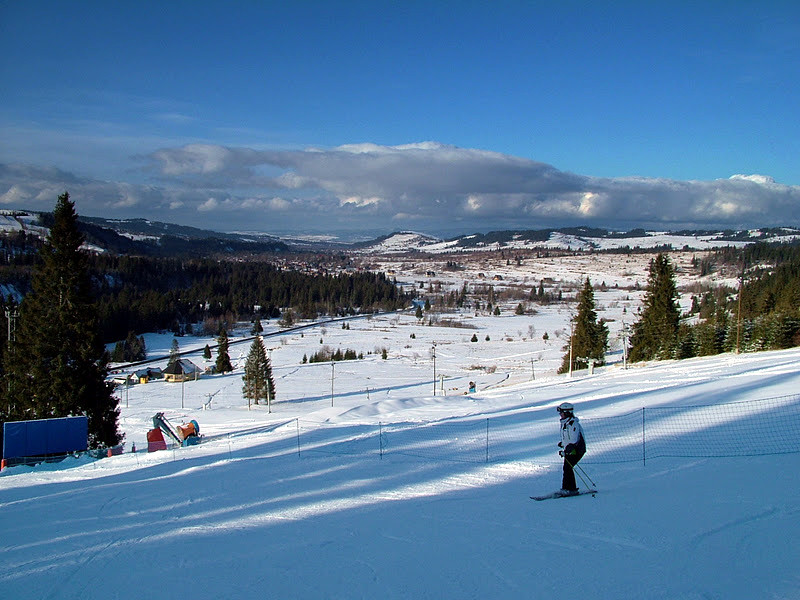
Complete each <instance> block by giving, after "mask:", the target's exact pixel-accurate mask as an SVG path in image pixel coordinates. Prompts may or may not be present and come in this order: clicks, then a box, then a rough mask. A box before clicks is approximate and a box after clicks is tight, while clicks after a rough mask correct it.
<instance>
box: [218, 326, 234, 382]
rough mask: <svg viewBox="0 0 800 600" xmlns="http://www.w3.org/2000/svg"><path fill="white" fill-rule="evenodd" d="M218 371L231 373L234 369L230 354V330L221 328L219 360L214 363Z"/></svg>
mask: <svg viewBox="0 0 800 600" xmlns="http://www.w3.org/2000/svg"><path fill="white" fill-rule="evenodd" d="M214 366H215V368H216V371H217V373H230V372H231V371H233V365H232V364H231V357H230V356H228V332H227V331H225V329H224V328H223V329H221V330H220V332H219V337H218V338H217V360H216V362H215V363H214Z"/></svg>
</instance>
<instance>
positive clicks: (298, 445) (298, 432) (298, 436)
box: [295, 419, 300, 457]
mask: <svg viewBox="0 0 800 600" xmlns="http://www.w3.org/2000/svg"><path fill="white" fill-rule="evenodd" d="M295 423H297V456H298V457H299V456H300V419H295Z"/></svg>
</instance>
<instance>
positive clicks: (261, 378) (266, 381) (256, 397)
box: [242, 336, 275, 405]
mask: <svg viewBox="0 0 800 600" xmlns="http://www.w3.org/2000/svg"><path fill="white" fill-rule="evenodd" d="M242 394H243V395H244V397H245V398H247V400H248V405H249V404H250V402H251V401H252V402H253V403H254V404H258V403H259V401H260V400H264V402H267V403H270V402H272V401H273V400H274V399H275V380H274V379H273V377H272V363H271V362H270V360H269V357H268V356H267V350H266V348H264V341H263V340H262V339H261V336H256V339H254V340H253V344H252V345H251V346H250V352H249V353H248V355H247V360H246V361H245V363H244V375H243V376H242Z"/></svg>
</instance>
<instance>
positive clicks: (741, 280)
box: [736, 259, 744, 354]
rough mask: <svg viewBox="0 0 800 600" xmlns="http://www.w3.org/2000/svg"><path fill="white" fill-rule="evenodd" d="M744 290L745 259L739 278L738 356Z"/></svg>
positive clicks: (737, 352)
mask: <svg viewBox="0 0 800 600" xmlns="http://www.w3.org/2000/svg"><path fill="white" fill-rule="evenodd" d="M742 289H744V259H742V273H741V275H740V276H739V298H738V301H737V303H738V305H739V306H738V308H737V309H736V354H739V340H740V338H741V332H742Z"/></svg>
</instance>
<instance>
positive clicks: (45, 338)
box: [7, 193, 122, 448]
mask: <svg viewBox="0 0 800 600" xmlns="http://www.w3.org/2000/svg"><path fill="white" fill-rule="evenodd" d="M83 241H84V238H83V236H82V235H81V233H80V232H79V231H78V216H77V214H76V213H75V205H74V203H73V202H72V201H70V199H69V194H67V193H64V194H62V195H61V196H59V197H58V202H57V203H56V206H55V210H54V212H53V224H52V226H51V228H50V233H49V234H48V236H47V239H46V240H45V242H44V246H43V247H42V249H41V251H40V260H39V263H38V264H37V265H36V267H35V268H34V271H33V274H32V279H31V287H32V291H31V292H30V293H29V294H28V295H27V296H26V297H25V299H24V300H23V302H22V304H21V305H20V319H19V328H18V330H17V339H16V343H15V345H14V350H13V356H12V357H10V358H11V360H9V361H7V365H8V366H9V371H10V373H9V375H10V377H11V381H10V395H11V397H12V402H13V404H14V405H15V406H16V408H17V409H18V411H17V413H18V416H19V417H21V418H24V419H44V418H51V417H66V416H75V415H86V416H87V417H88V420H89V440H88V441H89V446H90V447H95V448H96V447H102V446H113V445H116V444H118V443H119V442H120V440H121V439H122V436H121V435H120V432H119V427H118V420H119V408H118V400H117V398H115V397H114V396H113V395H112V385H111V384H110V383H108V382H106V380H105V379H106V375H107V361H108V354H107V353H106V351H105V348H104V346H103V343H102V340H101V338H100V335H99V326H98V319H97V309H96V306H95V303H94V298H93V297H92V292H91V281H90V278H89V269H88V259H87V256H86V254H85V252H84V251H82V250H81V246H82V244H83Z"/></svg>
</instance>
